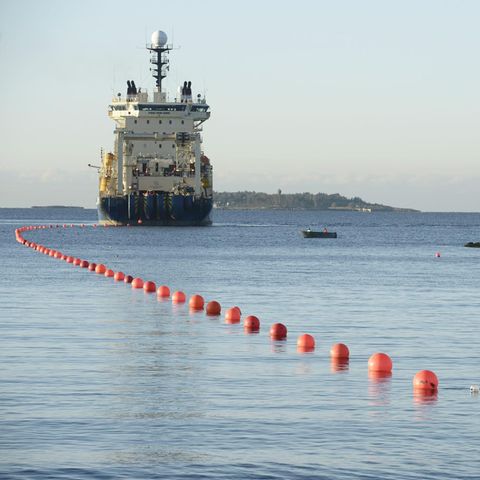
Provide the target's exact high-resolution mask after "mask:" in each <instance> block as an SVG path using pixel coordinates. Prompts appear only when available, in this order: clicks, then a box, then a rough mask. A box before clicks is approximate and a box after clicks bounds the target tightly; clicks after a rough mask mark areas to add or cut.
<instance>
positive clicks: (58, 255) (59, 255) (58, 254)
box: [55, 252, 63, 258]
mask: <svg viewBox="0 0 480 480" xmlns="http://www.w3.org/2000/svg"><path fill="white" fill-rule="evenodd" d="M62 256H63V253H62V252H55V258H62Z"/></svg>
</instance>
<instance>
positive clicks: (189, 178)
mask: <svg viewBox="0 0 480 480" xmlns="http://www.w3.org/2000/svg"><path fill="white" fill-rule="evenodd" d="M147 48H148V49H149V50H150V51H151V53H152V58H151V63H152V64H153V65H154V69H153V72H154V77H155V79H156V81H157V83H156V89H155V91H154V92H152V93H151V94H149V93H148V92H147V91H145V90H144V89H143V88H138V89H137V87H136V85H135V83H134V81H129V82H128V90H127V93H126V95H122V94H120V93H119V94H118V95H117V96H116V97H115V98H113V100H112V102H111V104H110V105H109V112H108V115H109V117H110V118H112V119H113V120H114V121H115V123H116V129H115V144H114V151H113V153H107V154H105V155H104V158H103V163H102V167H101V168H100V197H119V196H125V195H130V194H132V193H133V194H135V193H137V194H139V195H141V194H143V195H145V194H148V193H153V192H167V193H171V194H184V195H185V194H188V195H194V196H195V197H197V198H198V197H205V198H211V196H212V167H211V165H210V162H209V160H208V158H207V157H206V156H204V155H203V153H202V148H201V144H202V139H201V134H200V132H201V131H202V124H203V122H205V121H206V120H208V118H209V117H210V112H209V106H208V105H207V103H206V100H205V97H204V96H201V95H200V94H199V95H197V96H195V97H194V96H193V95H192V93H191V85H190V84H189V83H187V82H185V84H184V85H183V86H182V87H180V88H179V93H178V95H177V97H175V98H172V99H171V100H169V98H168V97H167V94H166V93H165V92H163V91H162V87H161V82H162V79H163V78H165V76H166V70H167V67H166V66H167V65H168V59H167V58H166V54H167V53H168V51H169V50H171V48H172V47H171V46H169V45H167V36H166V34H165V33H164V32H162V31H158V32H155V33H154V34H153V35H152V43H151V44H150V45H148V46H147Z"/></svg>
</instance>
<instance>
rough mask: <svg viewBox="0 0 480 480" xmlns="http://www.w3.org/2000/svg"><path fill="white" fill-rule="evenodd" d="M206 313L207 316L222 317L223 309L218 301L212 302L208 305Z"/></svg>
mask: <svg viewBox="0 0 480 480" xmlns="http://www.w3.org/2000/svg"><path fill="white" fill-rule="evenodd" d="M205 311H206V313H207V315H220V313H221V312H222V307H221V305H220V304H219V303H218V302H217V301H216V300H211V301H210V302H208V303H207V307H206V309H205Z"/></svg>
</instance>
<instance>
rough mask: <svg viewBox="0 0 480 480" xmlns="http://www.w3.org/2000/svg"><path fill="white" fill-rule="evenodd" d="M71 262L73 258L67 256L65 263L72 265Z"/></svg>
mask: <svg viewBox="0 0 480 480" xmlns="http://www.w3.org/2000/svg"><path fill="white" fill-rule="evenodd" d="M73 260H74V258H73V257H71V256H70V255H69V256H68V257H67V259H66V260H65V261H66V262H67V263H73Z"/></svg>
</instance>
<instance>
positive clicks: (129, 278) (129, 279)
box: [123, 275, 133, 283]
mask: <svg viewBox="0 0 480 480" xmlns="http://www.w3.org/2000/svg"><path fill="white" fill-rule="evenodd" d="M123 281H124V282H125V283H132V282H133V277H132V276H131V275H125V278H124V279H123Z"/></svg>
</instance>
